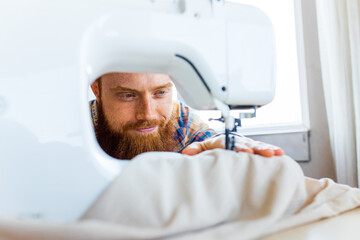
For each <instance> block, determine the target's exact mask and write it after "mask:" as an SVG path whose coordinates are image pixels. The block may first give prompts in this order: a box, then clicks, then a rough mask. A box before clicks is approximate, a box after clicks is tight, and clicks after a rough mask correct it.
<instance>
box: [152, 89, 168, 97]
mask: <svg viewBox="0 0 360 240" xmlns="http://www.w3.org/2000/svg"><path fill="white" fill-rule="evenodd" d="M167 93H168V91H166V90H159V91H156V92H155V95H156V96H159V97H161V96H164V95H166V94H167Z"/></svg>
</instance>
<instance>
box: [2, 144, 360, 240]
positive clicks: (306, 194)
mask: <svg viewBox="0 0 360 240" xmlns="http://www.w3.org/2000/svg"><path fill="white" fill-rule="evenodd" d="M359 205H360V190H358V189H355V188H351V187H348V186H345V185H340V184H336V183H334V182H332V181H331V180H329V179H322V180H314V179H309V178H305V177H304V176H303V173H302V170H301V168H300V167H299V166H298V164H297V163H296V162H295V161H293V160H292V159H290V158H289V157H286V156H284V157H273V158H264V157H261V156H258V155H252V154H246V153H235V152H230V151H225V150H220V149H218V150H212V151H206V152H204V153H201V154H199V155H196V156H193V157H190V156H184V155H181V154H175V153H147V154H142V155H139V156H138V157H136V158H135V159H134V160H132V161H131V162H130V163H129V164H128V166H127V167H125V168H124V170H123V172H122V174H121V175H120V176H119V177H118V178H117V179H116V180H115V181H114V182H113V183H112V185H111V186H110V187H109V188H108V189H106V190H105V191H104V193H103V194H102V195H101V196H100V197H99V199H98V200H97V201H96V202H95V203H94V204H93V206H92V207H91V208H90V209H89V210H88V212H87V213H86V214H85V215H84V216H83V218H82V220H81V221H80V222H79V223H75V224H70V225H59V224H48V223H36V222H24V221H14V220H9V219H3V220H0V239H2V238H4V239H24V240H25V239H72V240H76V239H88V240H91V239H154V238H169V237H177V238H178V239H206V240H211V239H254V238H259V237H262V236H265V235H267V234H270V233H272V232H275V231H279V230H282V229H286V228H289V227H293V226H297V225H300V224H304V223H306V222H311V221H315V220H318V219H321V218H324V217H330V216H334V215H336V214H339V213H341V212H343V211H347V210H350V209H353V208H355V207H357V206H359ZM359 220H360V219H359Z"/></svg>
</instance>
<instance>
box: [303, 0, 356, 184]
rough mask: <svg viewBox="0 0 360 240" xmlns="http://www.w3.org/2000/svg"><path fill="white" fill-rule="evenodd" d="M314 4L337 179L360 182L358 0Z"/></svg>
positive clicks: (351, 182) (340, 181) (334, 0)
mask: <svg viewBox="0 0 360 240" xmlns="http://www.w3.org/2000/svg"><path fill="white" fill-rule="evenodd" d="M316 7H317V17H318V19H317V20H318V30H319V47H320V57H321V68H322V78H323V84H324V94H325V104H326V110H327V117H328V121H329V122H328V123H329V130H330V141H331V147H332V153H333V156H334V159H335V161H336V163H335V165H336V173H337V180H338V182H339V183H344V184H348V185H351V186H360V181H359V174H358V173H360V171H359V169H360V0H317V2H316ZM310 104H311V103H310Z"/></svg>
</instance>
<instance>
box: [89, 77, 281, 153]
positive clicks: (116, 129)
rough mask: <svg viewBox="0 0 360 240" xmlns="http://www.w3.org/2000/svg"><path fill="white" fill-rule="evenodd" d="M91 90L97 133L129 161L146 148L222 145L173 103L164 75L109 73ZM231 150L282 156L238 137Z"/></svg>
mask: <svg viewBox="0 0 360 240" xmlns="http://www.w3.org/2000/svg"><path fill="white" fill-rule="evenodd" d="M91 88H92V91H93V92H94V94H95V96H96V100H95V101H93V102H91V104H90V105H91V112H92V118H93V123H94V127H95V132H96V137H97V140H98V142H99V144H100V146H101V147H102V148H103V150H104V151H105V152H106V153H108V154H109V155H110V156H112V157H114V158H118V159H131V158H133V157H135V156H136V155H138V154H140V153H143V152H148V151H175V152H180V153H183V154H189V155H194V154H197V153H199V152H202V151H205V150H209V149H213V148H224V136H215V137H213V136H214V135H215V134H216V133H215V132H214V131H213V130H212V129H210V128H209V127H208V126H207V125H206V124H205V123H203V122H202V121H201V120H200V119H199V118H198V117H197V116H196V115H194V114H193V113H192V111H191V109H190V108H189V107H187V106H185V105H184V104H183V103H179V102H173V100H172V88H173V83H172V81H171V79H170V77H169V76H168V75H166V74H142V73H141V74H140V73H109V74H105V75H103V76H102V77H101V78H99V79H97V80H96V81H95V82H94V83H93V84H92V85H91ZM235 151H237V152H238V151H243V152H249V153H255V154H260V155H263V156H267V157H271V156H273V155H283V151H282V150H281V149H280V148H277V147H275V146H272V145H268V144H264V143H260V142H256V141H253V140H251V139H248V138H244V137H239V136H236V144H235Z"/></svg>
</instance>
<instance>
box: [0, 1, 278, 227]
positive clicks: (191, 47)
mask: <svg viewBox="0 0 360 240" xmlns="http://www.w3.org/2000/svg"><path fill="white" fill-rule="evenodd" d="M0 52H1V55H0V195H1V196H2V198H1V200H0V217H16V218H39V219H44V220H47V221H57V222H71V221H75V220H77V219H79V217H80V216H81V215H82V214H83V213H84V211H85V210H86V209H87V208H88V207H89V206H90V205H91V203H92V202H93V201H94V200H95V199H96V198H97V196H99V194H100V193H101V192H102V191H103V190H104V189H105V188H106V186H107V185H108V184H109V183H110V182H111V181H112V180H113V179H114V177H115V176H117V175H118V174H119V173H120V172H121V170H122V169H123V167H125V165H126V163H127V161H118V160H114V159H111V158H110V157H109V156H107V155H106V154H105V153H104V152H103V151H102V150H101V149H100V147H99V146H98V144H97V142H96V139H95V135H94V132H93V127H92V123H91V120H90V110H89V105H88V95H87V94H88V86H89V83H91V82H92V81H94V80H95V79H96V78H97V77H99V76H101V75H102V74H105V73H108V72H114V71H123V72H166V73H169V74H170V75H171V77H172V79H173V80H174V83H175V85H176V87H177V89H178V90H179V92H180V94H181V95H182V97H183V98H184V99H185V100H186V102H187V103H188V104H189V105H190V106H192V107H194V108H198V109H213V108H214V106H215V105H214V99H215V100H216V101H220V102H222V103H225V105H230V106H231V107H234V108H236V107H241V106H261V105H264V104H267V103H269V102H270V101H271V100H272V98H273V97H274V91H275V80H274V64H275V60H274V40H273V31H272V27H271V23H270V21H269V20H268V19H267V17H266V16H265V15H264V14H263V13H262V12H261V11H260V10H259V9H256V8H254V7H250V6H245V5H238V4H234V3H225V4H224V3H223V2H222V1H212V2H211V1H205V0H198V1H195V0H190V1H170V0H169V1H159V2H157V1H145V0H144V1H133V0H131V1H111V0H108V1H71V2H70V1H31V2H30V1H25V0H15V1H8V2H5V1H3V2H2V3H0ZM164 154H165V153H164Z"/></svg>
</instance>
